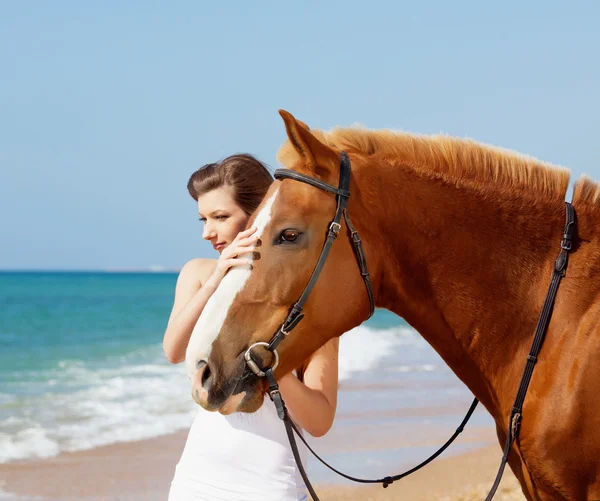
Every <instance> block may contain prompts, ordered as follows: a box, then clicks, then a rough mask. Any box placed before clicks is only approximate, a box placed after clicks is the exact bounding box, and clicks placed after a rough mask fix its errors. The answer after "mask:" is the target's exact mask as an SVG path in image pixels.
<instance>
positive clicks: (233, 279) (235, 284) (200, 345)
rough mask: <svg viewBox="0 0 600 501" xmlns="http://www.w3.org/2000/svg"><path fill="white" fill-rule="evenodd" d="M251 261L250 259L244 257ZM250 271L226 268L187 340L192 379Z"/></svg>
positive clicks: (265, 218)
mask: <svg viewBox="0 0 600 501" xmlns="http://www.w3.org/2000/svg"><path fill="white" fill-rule="evenodd" d="M278 191H279V189H277V190H276V191H275V193H273V195H271V197H270V198H269V199H268V200H267V203H266V204H265V205H264V207H263V208H262V209H261V211H260V212H259V213H258V215H257V216H256V219H255V221H254V226H256V233H255V235H256V236H258V237H260V236H261V235H262V232H263V231H264V229H265V228H266V226H267V224H268V223H269V221H270V220H271V208H272V207H273V203H274V202H275V198H276V197H277V193H278ZM248 258H249V259H251V260H252V256H251V255H248ZM251 273H252V269H251V267H250V265H248V266H235V267H234V268H230V269H229V271H228V272H227V275H225V277H224V278H223V280H222V281H221V283H220V284H219V287H218V288H217V290H216V291H215V292H214V293H213V295H212V296H211V297H210V299H209V300H208V302H207V303H206V305H205V306H204V310H202V314H201V315H200V318H198V321H197V322H196V325H195V326H194V330H193V331H192V335H191V337H190V341H189V343H188V347H187V350H186V353H185V365H186V370H187V374H188V376H189V377H190V379H191V378H192V376H193V375H194V373H195V372H196V364H197V363H198V361H199V360H207V361H208V357H209V356H210V352H211V350H212V345H213V343H214V342H215V340H216V339H217V337H218V335H219V332H221V327H222V326H223V323H224V322H225V319H226V318H227V314H228V313H229V308H230V307H231V305H232V304H233V300H234V299H235V297H236V296H237V295H238V293H239V292H240V291H241V290H242V289H243V288H244V285H245V284H246V281H247V280H248V278H250V274H251Z"/></svg>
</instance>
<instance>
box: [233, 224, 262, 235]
mask: <svg viewBox="0 0 600 501" xmlns="http://www.w3.org/2000/svg"><path fill="white" fill-rule="evenodd" d="M257 229H258V228H257V227H256V226H250V228H248V229H247V230H244V231H240V232H239V233H238V234H237V237H236V238H245V237H248V236H250V235H252V234H253V233H254V232H255V231H256V230H257Z"/></svg>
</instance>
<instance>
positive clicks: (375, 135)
mask: <svg viewBox="0 0 600 501" xmlns="http://www.w3.org/2000/svg"><path fill="white" fill-rule="evenodd" d="M311 132H312V133H313V134H314V135H315V136H316V137H317V138H319V139H320V140H321V141H322V142H324V143H326V144H328V145H330V146H332V147H334V148H337V149H342V150H345V151H347V152H348V153H350V154H352V153H354V154H359V155H362V156H366V157H378V158H380V159H384V160H385V161H387V162H389V163H392V164H398V165H400V164H401V165H403V166H409V167H411V168H413V169H415V170H416V171H419V172H421V173H422V174H425V175H428V174H429V175H431V174H434V175H439V176H442V177H444V178H445V179H448V180H449V181H451V182H454V183H456V184H461V183H464V182H470V184H472V185H476V186H479V187H480V188H481V189H488V188H490V186H491V183H493V185H494V186H495V187H506V188H509V189H515V188H526V189H528V190H531V192H532V193H534V194H539V195H540V196H542V197H551V198H556V199H561V200H564V199H565V195H566V192H567V189H568V187H569V179H570V172H569V170H567V169H565V168H563V167H558V166H555V165H552V164H549V163H546V162H542V161H540V160H537V159H536V158H533V157H531V156H528V155H523V154H520V153H515V152H513V151H510V150H506V149H503V148H498V147H495V146H489V145H485V144H482V143H478V142H475V141H473V140H469V139H458V138H453V137H449V136H446V135H433V136H420V135H416V134H408V133H403V132H396V131H391V130H377V131H371V130H367V129H364V128H360V127H353V128H334V129H332V130H330V131H320V130H311ZM277 158H278V160H279V161H280V162H281V163H282V164H283V165H286V166H288V167H289V166H291V165H293V163H294V161H295V160H296V158H297V157H296V153H295V151H294V149H293V147H292V146H291V144H290V143H289V142H288V141H286V143H285V144H284V145H283V146H282V147H281V149H280V150H279V153H278V155H277ZM578 202H579V203H592V204H600V184H598V183H596V182H594V181H593V180H591V179H589V178H586V177H585V176H584V177H582V178H581V179H580V180H579V181H577V183H575V191H574V196H573V203H578Z"/></svg>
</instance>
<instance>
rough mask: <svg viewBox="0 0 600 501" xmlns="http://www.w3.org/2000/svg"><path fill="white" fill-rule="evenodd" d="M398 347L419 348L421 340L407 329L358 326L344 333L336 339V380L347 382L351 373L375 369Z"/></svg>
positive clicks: (421, 343)
mask: <svg viewBox="0 0 600 501" xmlns="http://www.w3.org/2000/svg"><path fill="white" fill-rule="evenodd" d="M402 345H423V341H422V340H421V338H419V337H418V336H417V335H416V333H415V331H414V330H413V329H409V328H407V327H396V328H392V329H373V328H371V327H366V326H362V325H361V326H358V327H355V328H354V329H352V330H351V331H348V332H346V333H345V334H344V335H343V336H342V337H341V338H340V357H339V378H340V380H344V379H348V378H349V377H351V375H352V373H354V372H362V371H366V370H369V369H371V368H373V367H376V366H377V364H378V363H379V362H380V361H381V360H382V359H383V358H385V357H388V356H390V355H392V354H393V353H394V350H395V349H396V348H397V347H399V346H402Z"/></svg>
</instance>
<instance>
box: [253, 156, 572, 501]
mask: <svg viewBox="0 0 600 501" xmlns="http://www.w3.org/2000/svg"><path fill="white" fill-rule="evenodd" d="M275 179H293V180H296V181H300V182H303V183H306V184H309V185H311V186H314V187H316V188H319V189H321V190H324V191H327V192H329V193H333V194H335V196H336V199H337V208H336V211H335V216H334V218H333V221H332V222H331V223H330V224H329V229H328V232H327V237H326V239H325V243H324V245H323V249H322V250H321V255H320V256H319V259H318V261H317V264H316V265H315V268H314V270H313V272H312V275H311V277H310V279H309V281H308V284H307V285H306V287H305V288H304V291H303V292H302V294H301V295H300V298H299V299H298V301H296V303H294V305H293V306H292V307H291V309H290V312H289V313H288V316H287V318H286V319H285V321H284V322H283V323H282V324H281V326H280V327H279V329H278V330H277V332H276V333H275V334H274V335H273V337H272V338H271V340H270V341H269V342H268V343H266V342H258V343H254V344H253V345H252V346H250V347H249V348H248V349H247V351H246V353H245V354H244V359H245V361H246V364H247V366H248V367H249V369H250V370H251V371H252V372H253V373H254V374H256V375H257V376H259V377H266V378H267V381H268V383H269V390H268V393H269V396H270V398H271V400H272V401H273V402H274V403H275V407H276V409H277V415H278V416H279V418H280V419H281V420H282V421H283V422H284V424H285V429H286V432H287V436H288V439H289V441H290V446H291V448H292V452H293V454H294V459H295V461H296V465H297V467H298V470H299V471H300V474H301V475H302V479H303V480H304V483H305V484H306V487H307V489H308V491H309V492H310V495H311V496H312V498H313V500H314V501H319V498H318V496H317V494H316V493H315V491H314V488H313V487H312V485H311V483H310V481H309V479H308V476H307V475H306V471H305V469H304V466H303V465H302V461H301V459H300V454H299V452H298V446H297V444H296V439H295V436H294V432H295V433H296V434H297V435H298V437H299V438H300V439H301V440H302V441H303V442H304V444H305V445H306V447H307V448H308V449H309V450H310V452H311V453H312V454H313V455H314V456H315V457H316V458H317V459H318V460H319V461H320V462H321V463H323V464H324V465H325V466H327V467H328V468H329V469H331V470H332V471H334V472H335V473H337V474H339V475H341V476H343V477H344V478H347V479H349V480H352V481H354V482H360V483H380V484H382V485H383V487H384V488H385V487H387V486H388V485H390V484H391V483H392V482H395V481H397V480H400V479H401V478H404V477H406V476H408V475H410V474H411V473H414V472H416V471H417V470H419V469H421V468H422V467H423V466H425V465H427V464H428V463H430V462H431V461H433V460H434V459H435V458H436V457H438V456H439V455H440V454H441V453H442V452H443V451H444V450H445V449H446V448H447V447H448V446H449V445H450V444H451V443H452V442H453V441H454V440H455V439H456V437H457V436H458V435H459V434H460V433H461V432H462V431H463V429H464V426H465V425H466V423H467V421H468V420H469V418H470V417H471V416H472V414H473V412H474V411H475V407H476V406H477V404H478V402H479V401H478V399H477V398H475V399H474V400H473V403H472V404H471V407H470V408H469V410H468V412H467V414H466V415H465V417H464V419H463V420H462V422H461V423H460V425H459V427H458V428H457V429H456V431H455V432H454V434H453V435H452V436H451V437H450V438H449V439H448V441H447V442H446V443H445V444H444V445H443V446H442V447H440V449H438V450H437V451H436V452H435V453H433V454H432V455H431V456H430V457H429V458H427V459H426V460H425V461H423V462H422V463H420V464H418V465H417V466H415V467H414V468H411V469H410V470H408V471H406V472H404V473H400V474H398V475H394V476H388V477H384V478H381V479H361V478H355V477H351V476H349V475H346V474H344V473H341V472H340V471H338V470H336V469H335V468H333V467H331V466H330V465H329V464H327V463H326V462H325V461H324V460H323V459H321V457H319V456H318V455H317V454H316V453H315V452H314V451H313V449H312V448H311V447H310V446H309V445H308V443H307V442H306V440H305V439H304V437H303V436H302V434H301V433H300V432H299V430H298V428H297V427H296V425H295V424H294V423H293V422H292V420H291V419H290V417H289V415H288V412H287V409H286V406H285V402H284V401H283V398H282V397H281V393H280V392H279V385H278V384H277V380H276V379H275V375H274V370H275V368H276V367H277V365H278V363H279V355H278V353H277V347H278V346H279V343H281V341H282V340H283V339H285V338H286V337H287V336H288V335H289V334H290V332H291V331H292V330H293V329H294V328H295V327H296V326H297V325H298V323H299V322H300V321H301V320H302V318H304V313H303V311H302V310H303V307H304V304H305V303H306V300H307V299H308V296H309V294H310V292H311V291H312V289H313V287H314V286H315V284H316V282H317V280H318V278H319V275H320V274H321V271H322V269H323V266H324V265H325V261H326V260H327V256H328V255H329V251H330V250H331V247H332V245H333V242H334V241H335V239H336V238H337V236H338V235H339V232H340V229H341V224H340V221H341V218H342V215H343V216H344V220H345V222H346V227H347V228H348V231H349V232H350V235H349V236H350V240H351V242H352V246H353V248H354V253H355V256H356V259H357V261H358V266H359V268H360V274H361V276H362V278H363V280H364V282H365V286H366V289H367V294H368V296H369V303H370V312H369V316H368V317H367V318H366V319H365V320H367V319H369V318H370V317H371V316H372V315H373V312H374V311H375V300H374V296H373V288H372V286H371V280H370V276H369V272H368V269H367V262H366V259H365V255H364V252H363V249H362V242H361V240H360V237H359V236H358V232H357V231H356V229H355V228H354V226H353V225H352V223H351V221H350V216H349V215H348V199H349V197H350V190H349V188H350V159H349V158H348V155H347V153H346V152H344V151H342V152H341V154H340V179H339V186H338V187H337V188H336V187H335V186H332V185H330V184H328V183H325V182H323V181H321V180H319V179H316V178H313V177H310V176H307V175H304V174H301V173H299V172H296V171H293V170H290V169H277V170H276V171H275ZM565 205H566V225H565V228H564V232H563V238H562V240H561V244H560V247H561V251H560V254H559V256H558V258H557V259H556V262H555V264H554V271H553V275H552V279H551V282H550V287H549V290H548V293H547V295H546V300H545V301H544V306H543V308H542V313H541V315H540V318H539V321H538V324H537V327H536V330H535V334H534V339H533V343H532V346H531V350H530V352H529V355H528V356H527V362H526V364H525V369H524V372H523V376H522V377H521V382H520V384H519V389H518V391H517V396H516V398H515V402H514V404H513V407H512V410H511V413H510V418H509V423H508V433H507V437H506V443H505V446H504V452H503V455H502V461H501V463H500V468H499V469H498V473H497V475H496V479H495V481H494V484H493V485H492V488H491V490H490V492H489V494H488V495H487V497H486V499H485V501H491V499H492V498H493V497H494V494H495V493H496V490H497V489H498V486H499V484H500V480H501V479H502V475H503V473H504V468H505V467H506V463H507V462H508V454H509V452H510V449H511V447H512V444H513V442H514V441H515V440H516V439H517V437H518V435H519V431H520V428H521V419H522V412H523V403H524V401H525V395H526V393H527V389H528V387H529V382H530V381H531V376H532V374H533V369H534V367H535V364H536V363H537V359H538V358H537V357H538V354H539V351H540V349H541V346H542V342H543V340H544V336H545V333H546V331H547V329H548V325H549V323H550V316H551V314H552V309H553V306H554V302H555V299H556V293H557V291H558V285H559V283H560V280H561V279H562V278H563V277H564V276H565V272H566V268H567V264H568V253H569V252H570V251H571V250H572V241H573V235H574V231H575V210H574V209H573V206H572V205H571V204H570V203H569V202H565ZM256 346H265V347H266V348H267V349H268V350H269V351H271V352H272V353H273V355H274V361H273V365H272V366H271V367H269V368H267V369H265V368H261V367H259V366H258V364H257V363H256V362H255V361H254V360H253V359H252V349H253V348H254V347H256Z"/></svg>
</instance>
